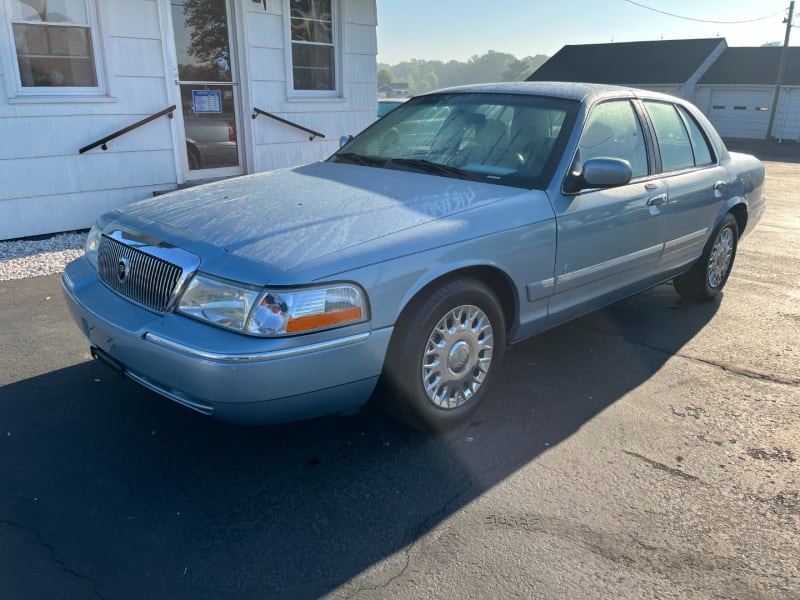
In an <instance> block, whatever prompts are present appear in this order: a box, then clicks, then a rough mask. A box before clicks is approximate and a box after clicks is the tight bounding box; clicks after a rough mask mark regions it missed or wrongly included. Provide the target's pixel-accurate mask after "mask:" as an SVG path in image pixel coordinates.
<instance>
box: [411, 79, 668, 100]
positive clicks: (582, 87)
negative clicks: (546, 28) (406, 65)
mask: <svg viewBox="0 0 800 600" xmlns="http://www.w3.org/2000/svg"><path fill="white" fill-rule="evenodd" d="M429 93H430V94H442V93H453V94H522V95H531V96H551V97H554V98H565V99H567V100H577V101H579V102H582V101H585V100H594V99H599V98H601V97H606V96H616V97H648V98H663V99H669V100H673V101H674V100H676V98H674V97H673V96H668V95H667V94H662V93H660V92H652V91H649V90H640V89H637V88H633V87H626V86H619V85H608V84H604V83H581V82H562V81H514V82H506V83H479V84H474V85H462V86H458V87H450V88H445V89H441V90H436V91H435V92H429ZM421 95H422V96H425V95H427V94H421Z"/></svg>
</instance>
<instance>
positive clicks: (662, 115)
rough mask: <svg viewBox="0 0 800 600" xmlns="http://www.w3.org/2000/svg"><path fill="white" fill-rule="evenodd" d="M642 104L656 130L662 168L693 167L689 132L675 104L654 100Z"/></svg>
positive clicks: (678, 169) (675, 169)
mask: <svg viewBox="0 0 800 600" xmlns="http://www.w3.org/2000/svg"><path fill="white" fill-rule="evenodd" d="M644 106H645V108H646V109H647V113H648V114H649V115H650V120H651V121H652V122H653V128H654V129H655V130H656V140H657V141H658V148H659V150H660V151H661V168H662V170H663V171H664V172H669V171H680V170H681V169H689V168H691V167H694V166H695V162H694V151H693V150H692V142H691V140H690V139H689V132H688V131H687V130H686V126H685V125H684V123H683V119H681V117H680V115H679V114H678V111H677V110H676V108H675V106H674V105H672V104H668V103H666V102H654V101H645V103H644Z"/></svg>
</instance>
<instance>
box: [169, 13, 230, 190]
mask: <svg viewBox="0 0 800 600" xmlns="http://www.w3.org/2000/svg"><path fill="white" fill-rule="evenodd" d="M170 6H171V10H172V29H173V32H174V35H175V52H176V58H177V61H176V62H177V67H178V70H177V71H178V79H177V81H176V82H175V83H176V84H177V85H178V87H179V88H180V98H181V107H180V108H181V110H182V113H183V131H184V134H185V137H186V162H185V168H186V177H187V179H199V178H208V177H217V176H225V175H240V174H241V173H242V167H241V164H242V156H241V146H240V144H239V140H238V138H239V136H238V135H237V132H238V129H239V128H238V113H239V92H238V85H237V82H236V72H237V71H236V68H235V65H234V55H233V52H232V51H231V47H232V43H231V35H230V30H231V28H230V27H229V24H230V23H232V20H231V19H230V7H229V5H228V0H173V1H172V2H171V4H170Z"/></svg>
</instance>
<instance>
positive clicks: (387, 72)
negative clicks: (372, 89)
mask: <svg viewBox="0 0 800 600" xmlns="http://www.w3.org/2000/svg"><path fill="white" fill-rule="evenodd" d="M394 81H395V78H394V73H392V70H391V69H390V68H386V69H381V70H379V71H378V86H382V85H386V84H389V83H392V82H394Z"/></svg>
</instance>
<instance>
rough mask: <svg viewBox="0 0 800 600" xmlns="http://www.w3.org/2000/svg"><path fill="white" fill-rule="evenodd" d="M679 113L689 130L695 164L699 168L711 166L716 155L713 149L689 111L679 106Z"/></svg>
mask: <svg viewBox="0 0 800 600" xmlns="http://www.w3.org/2000/svg"><path fill="white" fill-rule="evenodd" d="M678 112H679V113H680V114H681V117H683V122H684V123H685V124H686V127H687V129H688V130H689V138H690V139H691V141H692V150H693V151H694V164H695V165H696V166H698V167H701V166H704V165H710V164H712V163H713V162H714V155H713V153H712V152H711V147H710V146H709V143H708V138H706V136H705V134H704V133H703V131H702V130H701V129H700V126H699V125H698V124H697V121H695V120H694V117H692V115H690V114H689V111H688V110H686V109H685V108H684V107H682V106H679V107H678Z"/></svg>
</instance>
